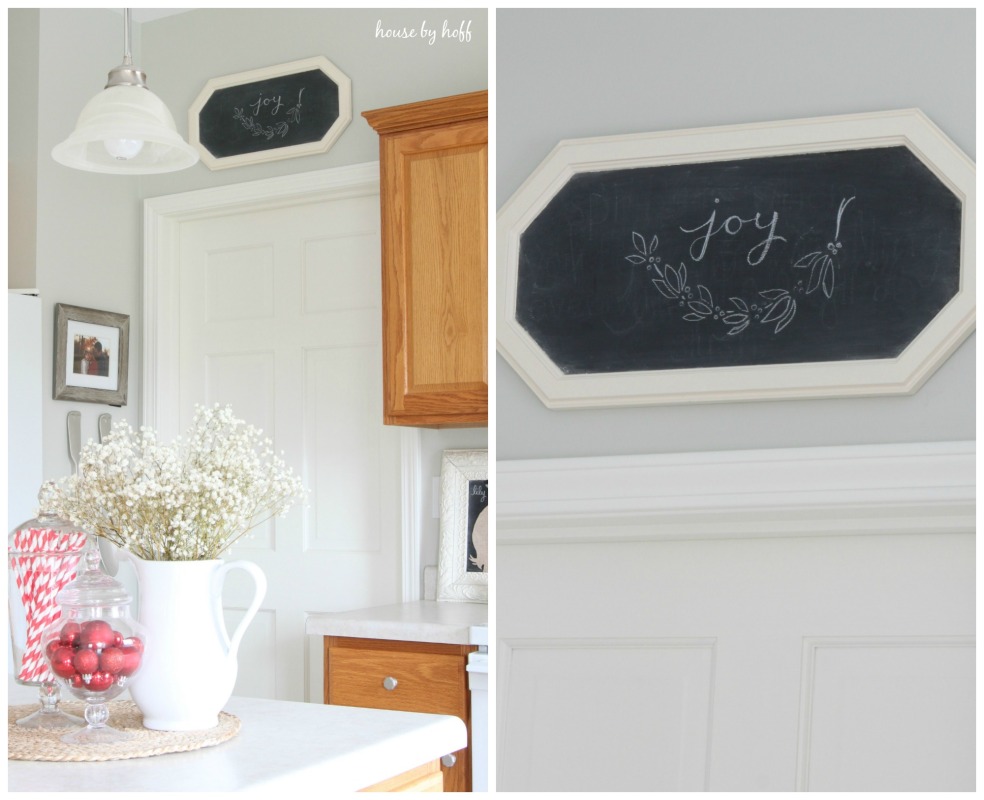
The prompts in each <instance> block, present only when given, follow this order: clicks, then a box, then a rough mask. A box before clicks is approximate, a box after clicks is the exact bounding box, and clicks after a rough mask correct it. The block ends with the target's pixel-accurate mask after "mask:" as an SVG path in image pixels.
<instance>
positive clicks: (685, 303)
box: [625, 197, 854, 336]
mask: <svg viewBox="0 0 984 800" xmlns="http://www.w3.org/2000/svg"><path fill="white" fill-rule="evenodd" d="M852 200H854V198H853V197H850V198H844V199H842V200H841V203H840V208H839V209H838V211H837V224H836V228H835V231H834V236H833V239H832V240H831V241H830V242H828V243H827V247H826V252H825V251H824V250H816V251H813V252H811V253H807V254H806V255H805V256H803V257H802V258H800V259H798V260H797V261H795V262H794V263H793V265H792V266H793V268H795V269H809V270H810V275H809V277H808V278H806V279H805V280H804V279H800V280H798V281H797V282H796V283H795V285H794V286H793V287H792V289H785V288H780V287H777V288H772V289H764V290H761V291H759V292H758V293H757V294H756V295H755V296H753V297H751V298H744V297H729V298H728V299H727V300H726V301H724V302H723V303H721V302H718V301H716V300H715V298H714V294H713V292H712V291H711V290H710V289H709V288H708V287H707V286H706V285H705V284H702V283H698V284H696V285H695V286H691V285H690V281H689V276H688V274H687V265H686V264H685V263H684V262H682V261H681V262H680V266H679V268H677V267H674V266H672V265H671V264H663V259H662V257H661V256H658V255H656V249H657V247H658V246H659V236H658V235H655V234H654V235H653V236H652V237H650V238H649V239H648V240H647V238H646V237H645V236H643V235H642V234H641V233H638V232H636V231H633V232H632V246H633V249H634V250H635V252H634V253H631V254H629V255H627V256H625V260H626V261H628V262H629V263H630V264H634V265H637V266H645V267H646V271H647V272H648V273H650V280H651V282H652V284H653V286H655V287H656V288H657V289H658V290H659V292H660V294H662V295H663V296H664V297H666V298H667V299H669V300H672V301H674V302H675V303H676V304H677V306H678V307H679V308H680V309H681V312H682V313H683V317H682V318H683V320H685V321H686V322H704V321H707V320H710V321H711V322H720V323H721V324H722V325H724V326H726V327H727V329H728V330H727V335H728V336H737V335H738V334H740V333H741V332H742V331H744V330H746V329H747V328H748V327H749V326H750V325H752V324H753V323H756V324H760V325H772V326H774V327H773V333H776V334H777V333H780V332H781V331H782V330H783V329H784V328H786V327H787V326H788V325H789V324H790V323H791V322H792V321H793V318H794V317H795V316H796V297H795V296H794V295H803V296H806V295H811V294H813V293H814V292H816V291H817V290H818V289H820V290H822V291H823V294H824V295H825V296H826V297H827V298H828V299H829V298H830V297H832V296H833V293H834V288H835V280H836V271H837V268H838V267H839V264H838V263H837V256H838V255H839V253H840V251H841V249H842V248H843V243H842V242H841V241H840V227H841V220H842V218H843V215H844V210H845V209H846V208H847V206H848V205H849V204H850V202H851V201H852Z"/></svg>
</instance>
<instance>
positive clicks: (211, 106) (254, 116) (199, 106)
mask: <svg viewBox="0 0 984 800" xmlns="http://www.w3.org/2000/svg"><path fill="white" fill-rule="evenodd" d="M351 120H352V89H351V81H350V80H349V78H348V77H347V76H346V75H345V74H344V73H343V72H341V70H339V69H338V68H337V67H336V66H335V65H334V64H332V63H331V62H330V61H329V60H328V59H327V58H324V57H323V56H318V57H316V58H309V59H304V60H302V61H292V62H290V63H289V64H279V65H277V66H274V67H266V68H263V69H258V70H252V71H250V72H241V73H237V74H235V75H226V76H224V77H222V78H213V79H212V80H210V81H208V83H206V84H205V88H204V89H203V90H202V91H201V93H200V94H199V95H198V98H197V99H196V100H195V102H194V104H192V106H191V109H190V110H189V112H188V129H189V138H190V139H191V141H192V143H193V144H194V145H195V146H196V147H197V148H198V150H199V153H200V154H201V158H202V162H203V163H204V164H205V165H206V166H207V167H208V168H209V169H213V170H214V169H224V168H226V167H234V166H242V165H244V164H253V163H258V162H262V161H272V160H275V159H281V158H293V157H296V156H303V155H312V154H315V153H323V152H325V151H326V150H328V149H329V148H330V147H331V146H332V145H333V144H334V143H335V141H336V140H337V139H338V137H339V136H341V134H342V131H343V130H345V127H346V126H347V125H348V124H349V122H351Z"/></svg>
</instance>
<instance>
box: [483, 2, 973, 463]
mask: <svg viewBox="0 0 984 800" xmlns="http://www.w3.org/2000/svg"><path fill="white" fill-rule="evenodd" d="M974 15H975V12H974V11H973V10H969V9H961V10H952V9H950V10H942V11H936V10H914V11H910V10H897V9H886V10H871V9H868V10H833V9H831V10H826V9H824V10H815V9H814V10H794V9H753V10H748V9H743V10H736V9H728V10H720V9H718V10H707V9H703V10H689V9H672V10H610V11H602V10H587V11H577V10H563V11H549V10H532V11H525V10H523V11H520V10H505V9H504V10H500V11H499V12H498V14H497V16H496V40H497V48H498V52H497V60H496V96H497V107H496V112H497V116H496V118H497V125H496V204H497V206H498V207H501V206H502V205H503V204H504V203H505V202H506V200H508V199H509V197H510V196H511V195H512V194H513V193H514V192H515V191H516V189H518V188H519V186H520V184H521V183H522V182H523V181H524V180H525V179H526V178H527V177H528V176H529V174H530V173H531V172H532V171H533V170H534V169H535V168H536V167H537V165H538V164H539V163H540V162H541V161H542V160H543V158H544V157H545V156H546V155H547V153H548V152H549V151H550V150H551V149H552V148H553V147H554V145H556V143H557V142H558V141H559V140H561V139H569V138H579V137H587V136H602V135H613V134H624V133H636V132H646V131H658V130H673V129H677V128H691V127H701V126H710V125H726V124H733V123H752V122H765V121H770V120H780V119H793V118H799V117H813V116H824V115H832V114H848V113H856V112H865V111H880V110H887V109H896V108H911V107H918V108H921V109H922V110H923V111H924V112H925V113H926V114H927V115H928V116H929V117H930V119H932V120H933V121H934V122H935V123H936V124H937V125H938V126H939V127H940V128H941V129H942V130H943V131H944V132H945V133H946V134H947V135H948V136H949V137H950V138H951V139H953V141H954V142H956V144H957V145H958V146H960V147H961V148H963V150H964V151H965V152H966V153H967V154H968V155H969V156H970V157H971V158H974V157H975V147H974V145H975V135H976V130H975V109H976V106H975V99H976V93H975V84H974V76H975V33H974V29H975V17H974ZM520 121H521V124H518V123H519V122H520ZM974 390H975V337H974V336H971V337H970V338H969V339H968V340H967V341H966V342H965V343H964V344H963V345H962V346H961V347H960V348H959V349H958V350H957V351H956V353H954V355H953V356H951V357H950V359H949V360H948V361H947V362H946V363H945V364H944V365H943V366H942V367H941V368H940V369H939V371H938V372H937V373H936V374H935V375H934V376H933V377H932V378H931V379H930V380H929V381H928V382H927V383H926V384H925V385H924V386H923V388H922V389H921V390H920V391H919V392H917V393H916V394H915V395H912V396H909V397H890V398H865V399H838V400H823V401H805V400H804V401H795V402H768V403H766V402H759V403H754V402H752V403H740V404H727V405H721V404H712V405H689V406H663V407H652V408H633V409H618V410H610V409H591V410H581V409H578V410H549V409H547V408H546V407H545V406H543V404H542V403H541V402H540V401H539V400H538V399H537V397H536V396H535V395H534V394H533V392H532V391H531V390H530V389H529V388H528V387H527V385H526V384H525V383H524V382H523V380H522V379H521V378H520V377H519V376H518V375H517V374H516V373H515V372H514V371H513V370H512V368H511V367H510V366H509V365H508V364H507V363H506V361H505V360H504V359H503V358H501V357H498V358H497V360H496V415H497V417H496V418H497V427H496V450H497V453H496V455H497V458H498V459H522V458H544V457H564V456H579V455H606V454H623V453H624V454H636V453H662V452H682V451H704V450H719V449H720V450H730V449H744V448H768V447H795V446H810V445H826V444H855V443H881V442H900V441H932V440H960V439H973V438H974V436H975V408H974V405H975V404H974Z"/></svg>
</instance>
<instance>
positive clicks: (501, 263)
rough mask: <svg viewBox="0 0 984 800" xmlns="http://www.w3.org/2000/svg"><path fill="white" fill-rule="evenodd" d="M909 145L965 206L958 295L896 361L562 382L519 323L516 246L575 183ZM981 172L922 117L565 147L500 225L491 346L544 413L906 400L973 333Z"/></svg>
mask: <svg viewBox="0 0 984 800" xmlns="http://www.w3.org/2000/svg"><path fill="white" fill-rule="evenodd" d="M895 145H904V146H905V147H907V148H908V149H909V150H910V151H911V152H912V153H913V154H915V156H916V157H917V158H918V159H919V160H920V161H921V162H922V163H923V164H924V165H925V166H926V167H928V168H929V170H930V171H931V172H932V173H933V174H934V175H935V176H936V177H937V178H938V179H939V180H940V181H941V182H942V183H943V184H944V185H945V186H946V187H947V188H948V189H950V190H951V191H952V192H953V193H954V194H955V195H956V196H957V197H958V198H959V199H960V201H961V204H962V212H961V229H962V230H961V242H960V288H959V291H958V293H957V295H956V296H955V297H953V298H952V299H951V300H950V301H949V302H948V303H947V305H946V306H945V307H944V308H943V309H942V310H941V311H940V312H939V313H938V314H937V316H936V317H935V318H934V319H933V320H932V321H931V322H930V323H929V324H928V325H927V326H926V327H924V328H923V329H922V331H921V333H919V334H918V335H917V336H916V338H915V339H914V340H913V341H912V342H910V343H909V344H908V346H907V347H906V348H905V349H904V350H903V352H901V354H900V355H898V356H897V357H895V358H879V359H872V358H862V359H857V360H842V361H816V362H810V363H783V364H761V365H751V366H727V367H698V368H683V369H664V370H652V371H641V370H640V371H626V372H607V373H601V372H598V373H579V374H567V373H565V372H564V371H563V370H562V369H561V368H560V367H558V366H557V364H555V363H554V362H553V361H552V360H551V358H550V357H549V356H548V355H547V354H546V353H545V352H544V350H543V349H542V348H541V347H540V345H539V344H538V343H537V342H536V341H535V340H534V339H533V338H532V337H531V336H530V335H529V334H528V333H527V331H526V330H525V329H524V328H523V326H522V325H520V324H519V323H518V322H517V320H516V300H517V288H518V271H519V243H520V237H521V235H522V234H523V232H524V231H525V230H526V228H527V227H528V226H529V225H530V224H531V223H532V222H533V221H534V220H536V218H537V216H538V214H539V213H540V212H541V211H542V210H543V209H544V208H545V207H546V206H547V204H548V203H549V202H550V201H551V200H552V199H553V198H554V197H555V196H556V195H557V193H558V192H559V191H560V190H561V189H562V188H563V187H564V186H565V185H566V184H567V183H568V181H569V180H570V179H571V178H572V177H573V176H575V175H577V174H579V173H583V172H597V171H599V170H615V169H626V168H635V167H648V166H665V165H677V164H691V163H693V164H698V163H704V162H713V161H731V160H735V159H743V158H753V157H764V156H776V155H789V154H800V153H826V152H833V151H842V150H859V149H865V148H875V147H890V146H895ZM975 186H976V168H975V165H974V162H973V161H972V160H971V159H970V158H968V157H967V155H966V154H965V153H963V152H962V151H961V150H960V149H959V148H958V147H957V146H956V145H955V144H954V143H953V142H952V141H950V139H948V138H947V137H946V135H945V134H944V133H943V132H942V131H940V130H939V128H937V127H936V126H935V125H934V124H933V123H932V122H931V121H930V120H929V119H928V118H927V117H926V116H925V115H924V114H923V113H922V112H921V111H919V110H918V109H906V110H901V111H889V112H880V113H871V114H854V115H845V116H836V117H824V118H813V119H804V120H791V121H782V122H771V123H762V124H749V125H732V126H722V127H714V128H700V129H692V130H682V131H669V132H662V133H652V134H636V135H627V136H610V137H600V138H592V139H580V140H567V141H562V142H560V143H559V144H558V145H557V146H556V147H555V148H554V149H553V151H552V152H551V153H550V154H549V155H548V156H547V157H546V158H545V159H544V161H543V162H542V163H541V164H540V165H539V166H538V167H537V169H536V170H535V171H534V172H533V174H531V175H530V177H529V178H528V179H527V180H526V181H525V182H524V183H523V184H522V185H521V186H520V188H519V189H518V190H517V191H516V193H515V194H514V195H513V196H512V197H511V198H510V199H509V200H508V201H507V202H506V203H505V204H504V205H503V206H502V208H501V209H500V211H499V213H498V216H497V240H496V241H497V250H496V258H497V265H496V272H497V277H496V292H497V295H496V313H497V321H496V336H497V340H496V345H497V350H498V352H499V353H500V354H501V355H502V356H503V358H504V359H505V360H506V361H507V362H508V363H509V365H510V366H511V367H512V368H513V369H514V370H515V371H516V372H517V373H518V374H519V375H520V377H522V379H523V380H524V381H525V382H526V383H527V384H528V385H529V387H530V388H531V389H532V390H533V391H534V393H535V394H536V395H537V397H538V398H539V399H540V400H541V401H542V402H543V403H544V405H546V406H547V407H549V408H578V407H618V406H635V405H660V404H669V403H691V402H730V401H747V400H778V399H803V398H827V397H844V396H864V395H882V394H911V393H913V392H915V391H916V390H918V389H919V387H920V386H921V385H922V384H923V383H924V382H925V381H926V380H927V378H928V377H929V376H930V375H931V374H932V373H933V372H934V371H935V370H936V369H937V367H939V366H940V365H941V364H942V363H943V362H944V361H945V360H946V359H947V358H948V357H949V356H950V355H951V354H952V353H953V351H954V350H955V349H956V348H957V347H958V346H959V345H960V344H961V343H962V342H963V341H964V339H965V338H966V337H967V336H968V335H969V334H970V333H971V332H972V331H973V330H974V328H975V317H976V305H975V303H976V298H975V295H976V285H975V284H976V279H975V260H974V259H975V249H976V245H975V226H976V188H975Z"/></svg>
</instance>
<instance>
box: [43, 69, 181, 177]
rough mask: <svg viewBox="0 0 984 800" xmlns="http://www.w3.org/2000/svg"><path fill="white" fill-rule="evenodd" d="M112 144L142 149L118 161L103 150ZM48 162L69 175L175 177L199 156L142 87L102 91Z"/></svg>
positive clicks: (160, 102)
mask: <svg viewBox="0 0 984 800" xmlns="http://www.w3.org/2000/svg"><path fill="white" fill-rule="evenodd" d="M114 139H115V140H119V139H130V140H135V141H142V142H143V147H142V148H140V150H139V152H138V153H136V154H135V155H133V156H132V157H131V158H128V159H119V158H116V157H114V156H113V155H112V154H111V153H110V152H109V150H107V147H106V145H105V142H106V141H107V140H114ZM111 147H112V145H111ZM51 156H52V158H54V159H55V161H57V162H58V163H59V164H64V165H65V166H66V167H72V168H74V169H82V170H88V171H89V172H110V173H117V174H130V175H138V174H142V175H148V174H152V173H158V172H174V171H175V170H179V169H185V168H186V167H190V166H192V165H193V164H195V163H196V162H197V161H198V151H197V150H195V148H194V147H192V146H191V145H189V144H188V143H187V142H185V141H184V140H183V139H182V138H181V137H180V136H179V135H178V132H177V129H176V128H175V126H174V118H173V117H172V116H171V112H170V111H168V110H167V106H165V105H164V103H163V102H162V101H161V99H160V98H159V97H158V96H157V95H155V94H154V93H153V92H152V91H150V90H149V89H147V88H144V87H142V86H110V87H109V88H107V89H103V90H102V91H101V92H100V93H99V94H97V95H96V96H95V97H93V98H92V99H91V100H90V101H89V102H88V103H86V106H85V108H83V109H82V113H81V114H80V115H79V121H78V123H77V124H76V125H75V130H74V131H72V134H71V136H69V137H68V138H67V139H66V140H65V141H64V142H62V143H61V144H59V145H56V146H55V148H54V149H53V150H52V151H51Z"/></svg>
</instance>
